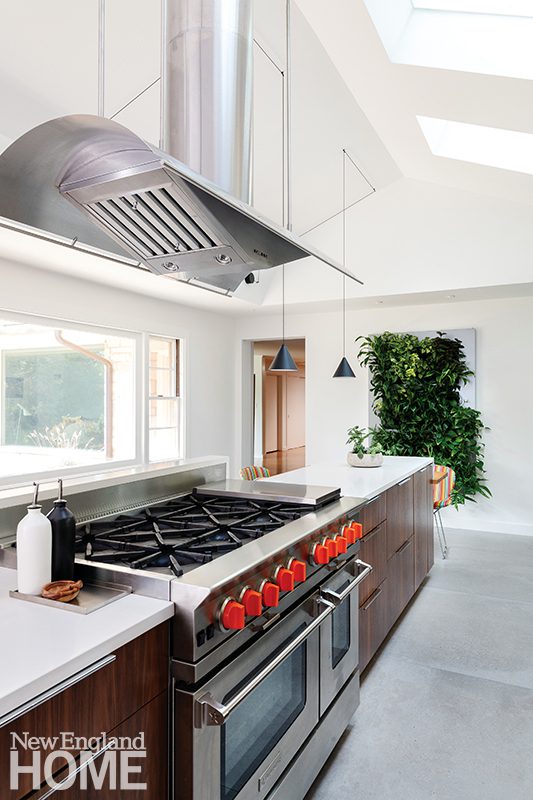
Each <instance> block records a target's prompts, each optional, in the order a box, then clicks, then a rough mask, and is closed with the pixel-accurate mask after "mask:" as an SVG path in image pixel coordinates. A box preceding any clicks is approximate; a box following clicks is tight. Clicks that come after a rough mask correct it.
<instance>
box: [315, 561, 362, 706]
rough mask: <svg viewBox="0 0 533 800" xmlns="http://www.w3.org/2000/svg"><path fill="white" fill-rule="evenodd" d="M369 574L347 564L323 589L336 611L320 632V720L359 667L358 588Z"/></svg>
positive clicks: (354, 564)
mask: <svg viewBox="0 0 533 800" xmlns="http://www.w3.org/2000/svg"><path fill="white" fill-rule="evenodd" d="M371 571H372V567H371V566H370V564H365V563H364V562H363V561H360V560H359V559H354V560H353V561H349V562H347V563H346V565H345V567H344V568H343V569H341V570H339V571H338V572H336V573H335V575H333V576H332V577H331V578H330V579H329V580H328V581H327V583H326V584H324V585H323V586H322V590H321V592H322V596H323V597H324V598H325V599H327V600H329V601H330V602H332V603H334V605H335V610H334V611H333V613H332V614H330V615H329V616H328V617H327V619H325V620H324V624H323V625H322V626H321V628H320V716H322V714H324V713H325V712H326V711H327V709H328V707H329V706H330V705H331V703H332V702H333V700H334V699H335V698H336V697H337V695H338V694H339V692H340V691H341V689H342V687H343V686H344V684H345V683H346V681H347V680H348V679H349V678H350V677H351V675H352V674H353V673H354V672H355V670H356V669H357V667H358V666H359V589H358V586H359V584H360V583H361V582H362V581H363V580H364V579H365V578H366V576H367V575H368V574H369V573H370V572H371Z"/></svg>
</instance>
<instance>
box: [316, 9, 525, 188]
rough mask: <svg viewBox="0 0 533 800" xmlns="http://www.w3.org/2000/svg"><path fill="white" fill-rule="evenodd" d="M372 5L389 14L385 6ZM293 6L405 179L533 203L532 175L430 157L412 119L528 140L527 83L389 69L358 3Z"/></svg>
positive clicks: (420, 69) (408, 68) (432, 70)
mask: <svg viewBox="0 0 533 800" xmlns="http://www.w3.org/2000/svg"><path fill="white" fill-rule="evenodd" d="M395 2H396V0H395ZM398 2H403V0H398ZM373 4H374V5H377V4H381V6H382V7H383V9H384V13H385V14H387V13H390V9H391V5H390V3H387V2H385V0H373ZM369 5H370V2H369ZM300 6H301V9H302V12H303V13H304V15H305V16H306V18H307V19H308V21H309V23H310V24H311V26H312V27H313V29H314V31H315V32H316V34H317V36H318V37H319V39H320V41H321V42H322V44H323V45H324V47H325V49H326V50H327V52H328V54H329V56H330V58H331V59H332V61H333V63H334V64H335V66H336V67H337V69H338V70H339V72H340V74H341V76H342V78H343V79H344V81H345V82H346V84H347V86H348V87H349V88H350V90H351V91H352V93H353V95H354V97H355V98H356V100H357V102H358V104H359V105H360V106H361V108H362V110H363V111H364V113H365V114H366V116H367V117H368V120H369V121H370V123H371V124H372V126H373V127H374V129H375V130H376V132H377V133H378V135H379V136H380V138H381V140H382V141H383V143H384V144H385V146H386V147H387V149H388V151H389V152H390V153H391V155H392V157H393V158H394V160H395V161H396V163H397V165H398V167H399V168H400V170H401V171H402V173H403V174H404V175H406V176H408V177H411V178H415V179H417V180H424V181H431V182H433V183H438V184H441V185H444V186H451V187H457V188H460V189H466V190H468V191H473V192H478V193H482V194H488V195H494V196H496V197H501V198H504V199H510V200H513V201H514V202H516V201H520V202H524V203H528V204H531V203H533V176H531V175H523V174H520V173H514V172H508V171H506V170H502V169H496V168H493V167H485V166H481V165H478V164H470V163H467V162H458V161H453V160H450V159H446V158H441V157H439V156H435V155H433V154H432V153H431V151H430V149H429V147H428V145H427V142H426V140H425V138H424V136H423V134H422V131H421V129H420V127H419V125H418V123H417V120H416V117H417V115H422V116H427V117H437V118H439V119H449V120H455V121H458V122H468V123H473V124H478V125H486V126H490V127H495V128H505V129H510V130H517V131H524V132H527V133H533V81H528V80H519V79H516V78H506V77H498V76H494V75H480V74H474V73H470V72H458V71H452V70H447V69H435V68H428V67H417V66H408V65H405V64H395V63H392V62H391V60H390V59H389V57H388V55H387V52H386V50H385V47H384V45H383V42H382V40H381V38H380V36H379V35H378V32H377V30H376V28H375V26H374V24H373V22H372V19H371V16H370V14H369V11H368V10H367V6H366V5H365V3H364V2H363V0H329V1H328V3H324V2H323V0H301V2H300Z"/></svg>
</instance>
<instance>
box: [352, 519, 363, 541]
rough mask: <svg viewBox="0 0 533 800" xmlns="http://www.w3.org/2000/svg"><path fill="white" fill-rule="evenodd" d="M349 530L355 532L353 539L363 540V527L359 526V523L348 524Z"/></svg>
mask: <svg viewBox="0 0 533 800" xmlns="http://www.w3.org/2000/svg"><path fill="white" fill-rule="evenodd" d="M350 528H351V529H352V531H354V532H355V538H356V539H362V538H363V526H362V525H361V523H360V522H351V523H350Z"/></svg>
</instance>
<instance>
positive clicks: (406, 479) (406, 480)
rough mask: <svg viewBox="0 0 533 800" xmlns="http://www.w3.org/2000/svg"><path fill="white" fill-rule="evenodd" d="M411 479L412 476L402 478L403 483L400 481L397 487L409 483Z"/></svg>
mask: <svg viewBox="0 0 533 800" xmlns="http://www.w3.org/2000/svg"><path fill="white" fill-rule="evenodd" d="M411 478H412V476H411V475H410V476H409V477H408V478H404V479H403V481H400V483H399V484H398V486H405V484H406V483H409V481H410V480H411Z"/></svg>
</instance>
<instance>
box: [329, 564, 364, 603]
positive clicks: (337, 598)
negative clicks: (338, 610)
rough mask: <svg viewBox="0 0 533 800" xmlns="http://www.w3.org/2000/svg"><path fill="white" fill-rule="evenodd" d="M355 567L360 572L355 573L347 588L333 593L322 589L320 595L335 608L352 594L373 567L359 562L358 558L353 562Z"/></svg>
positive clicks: (331, 590) (330, 590)
mask: <svg viewBox="0 0 533 800" xmlns="http://www.w3.org/2000/svg"><path fill="white" fill-rule="evenodd" d="M354 563H355V565H356V566H357V568H358V570H359V568H360V567H362V569H361V571H360V572H358V573H357V575H356V576H355V578H354V579H353V581H351V582H350V583H349V584H348V586H347V587H346V588H345V589H343V591H342V592H340V593H339V592H335V591H333V589H323V590H322V594H323V595H324V597H325V598H326V599H327V600H330V601H331V602H332V603H334V604H335V605H336V606H339V605H340V604H341V603H342V601H343V600H346V598H347V597H348V595H349V594H350V592H352V591H353V590H354V589H355V587H356V586H359V584H360V583H361V581H363V580H364V579H365V578H366V576H367V575H370V573H371V572H372V570H373V569H374V567H372V566H371V565H370V564H365V562H364V561H361V560H360V559H359V558H357V559H356V560H355V562H354Z"/></svg>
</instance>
